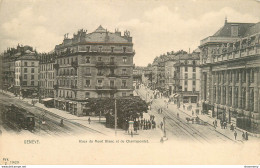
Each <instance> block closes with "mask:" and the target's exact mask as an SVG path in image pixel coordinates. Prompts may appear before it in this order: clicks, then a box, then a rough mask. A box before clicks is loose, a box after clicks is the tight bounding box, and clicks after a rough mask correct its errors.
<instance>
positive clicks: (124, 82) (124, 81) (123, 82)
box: [122, 80, 126, 88]
mask: <svg viewBox="0 0 260 168" xmlns="http://www.w3.org/2000/svg"><path fill="white" fill-rule="evenodd" d="M122 87H124V88H125V87H126V80H122Z"/></svg>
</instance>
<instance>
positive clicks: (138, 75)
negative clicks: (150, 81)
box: [133, 66, 144, 87]
mask: <svg viewBox="0 0 260 168" xmlns="http://www.w3.org/2000/svg"><path fill="white" fill-rule="evenodd" d="M143 73H144V67H140V66H135V68H134V69H133V85H134V86H137V87H139V85H140V84H142V82H143V81H142V79H143Z"/></svg>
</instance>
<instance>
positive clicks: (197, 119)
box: [186, 116, 207, 125]
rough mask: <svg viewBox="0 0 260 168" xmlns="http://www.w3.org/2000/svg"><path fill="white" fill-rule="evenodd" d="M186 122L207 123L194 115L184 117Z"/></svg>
mask: <svg viewBox="0 0 260 168" xmlns="http://www.w3.org/2000/svg"><path fill="white" fill-rule="evenodd" d="M186 121H187V123H189V122H192V124H194V123H195V124H201V125H206V124H207V123H206V122H204V121H203V120H201V119H200V118H199V117H198V116H196V117H186Z"/></svg>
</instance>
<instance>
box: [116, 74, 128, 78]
mask: <svg viewBox="0 0 260 168" xmlns="http://www.w3.org/2000/svg"><path fill="white" fill-rule="evenodd" d="M118 76H119V77H130V76H131V75H129V74H120V75H118Z"/></svg>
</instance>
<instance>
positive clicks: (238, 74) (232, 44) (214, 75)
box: [200, 20, 260, 133]
mask: <svg viewBox="0 0 260 168" xmlns="http://www.w3.org/2000/svg"><path fill="white" fill-rule="evenodd" d="M200 49H201V60H200V61H201V76H202V83H201V98H202V100H203V111H204V112H206V113H208V111H209V110H210V112H211V111H212V116H213V117H217V118H219V119H221V120H226V121H228V122H232V123H234V124H236V125H237V127H239V128H242V129H246V130H249V131H252V132H258V133H259V132H260V126H259V125H260V114H259V109H260V101H259V97H260V89H259V87H260V72H259V65H260V59H259V58H260V23H231V22H227V20H226V21H225V24H224V26H223V27H221V28H220V29H219V30H218V31H217V32H216V33H215V34H214V35H213V36H209V37H207V38H205V39H203V40H201V43H200Z"/></svg>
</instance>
